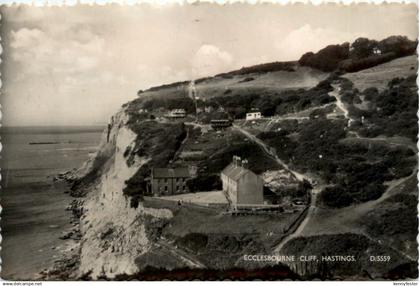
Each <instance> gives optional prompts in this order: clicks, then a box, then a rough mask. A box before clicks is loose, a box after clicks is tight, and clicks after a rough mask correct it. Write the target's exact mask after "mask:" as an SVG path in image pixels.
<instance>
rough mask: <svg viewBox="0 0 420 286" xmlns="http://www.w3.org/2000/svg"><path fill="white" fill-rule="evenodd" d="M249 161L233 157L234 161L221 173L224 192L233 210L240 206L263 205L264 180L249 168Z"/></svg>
mask: <svg viewBox="0 0 420 286" xmlns="http://www.w3.org/2000/svg"><path fill="white" fill-rule="evenodd" d="M247 164H248V162H247V160H243V161H241V158H240V157H238V156H233V161H232V163H231V164H229V165H228V166H227V167H226V168H225V169H223V171H222V173H221V179H222V183H223V191H225V192H226V193H227V196H228V199H229V201H230V204H231V206H232V207H233V208H237V207H238V206H240V205H244V206H246V205H263V204H264V197H263V186H264V181H263V179H262V178H261V177H260V176H258V175H256V174H255V173H254V172H252V171H251V170H249V169H248V168H247Z"/></svg>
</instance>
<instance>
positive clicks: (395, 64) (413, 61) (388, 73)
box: [343, 56, 418, 91]
mask: <svg viewBox="0 0 420 286" xmlns="http://www.w3.org/2000/svg"><path fill="white" fill-rule="evenodd" d="M417 68H418V62H417V56H408V57H403V58H399V59H395V60H393V61H391V62H389V63H385V64H382V65H379V66H376V67H373V68H370V69H365V70H362V71H359V72H355V73H348V74H345V75H344V76H343V77H345V78H347V79H349V80H350V81H351V82H353V84H354V87H355V88H357V89H359V90H360V91H363V90H365V89H366V88H368V87H376V88H377V89H378V90H384V89H385V88H386V85H387V83H388V82H389V81H390V80H391V79H393V78H395V77H404V78H405V77H408V76H409V75H410V74H413V73H416V72H417Z"/></svg>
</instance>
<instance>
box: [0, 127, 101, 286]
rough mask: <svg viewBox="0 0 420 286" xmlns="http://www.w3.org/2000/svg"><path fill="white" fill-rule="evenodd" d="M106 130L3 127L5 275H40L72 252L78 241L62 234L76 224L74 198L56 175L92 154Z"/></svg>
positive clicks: (9, 277)
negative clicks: (70, 207)
mask: <svg viewBox="0 0 420 286" xmlns="http://www.w3.org/2000/svg"><path fill="white" fill-rule="evenodd" d="M101 132H102V127H101V126H95V127H17V128H3V129H2V132H1V141H2V145H3V150H2V152H1V166H2V170H1V175H2V181H1V185H2V192H1V206H2V209H3V210H2V220H1V228H2V238H3V241H2V250H1V257H2V270H1V278H2V279H5V280H34V279H37V277H39V276H38V274H39V272H41V271H42V270H44V269H47V268H50V267H51V266H52V265H53V264H54V261H56V260H57V259H59V258H60V257H61V256H62V252H63V250H67V251H71V249H72V246H71V243H72V242H71V241H66V240H61V239H60V238H59V237H60V236H62V235H63V233H65V232H66V231H68V230H69V229H71V228H72V227H73V226H74V225H73V223H74V222H73V221H72V216H71V212H69V211H68V210H66V208H67V206H68V205H69V203H70V202H71V201H72V200H73V198H71V197H70V196H69V195H68V193H67V192H66V190H67V186H66V185H65V183H64V182H60V181H56V180H54V178H55V176H56V175H57V174H59V173H63V172H66V171H68V170H72V169H75V168H78V167H80V166H81V165H82V164H83V162H84V161H86V160H87V159H88V158H89V156H92V155H93V154H94V152H95V151H96V148H97V145H98V143H99V139H100V135H101Z"/></svg>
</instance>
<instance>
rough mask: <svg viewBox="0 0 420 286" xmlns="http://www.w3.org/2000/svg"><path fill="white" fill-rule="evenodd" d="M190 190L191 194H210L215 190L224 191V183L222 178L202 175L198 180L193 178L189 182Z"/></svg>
mask: <svg viewBox="0 0 420 286" xmlns="http://www.w3.org/2000/svg"><path fill="white" fill-rule="evenodd" d="M187 187H188V190H190V191H191V192H194V193H195V192H210V191H214V190H221V189H222V181H221V180H220V176H219V175H218V174H217V175H207V174H200V176H198V177H196V178H192V179H190V180H188V181H187Z"/></svg>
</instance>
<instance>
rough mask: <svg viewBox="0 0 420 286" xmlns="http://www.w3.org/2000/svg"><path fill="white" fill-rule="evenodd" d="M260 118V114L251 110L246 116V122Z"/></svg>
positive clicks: (256, 110) (255, 110)
mask: <svg viewBox="0 0 420 286" xmlns="http://www.w3.org/2000/svg"><path fill="white" fill-rule="evenodd" d="M261 117H262V116H261V112H260V111H258V109H253V110H251V112H248V113H247V114H246V120H255V119H260V118H261Z"/></svg>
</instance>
